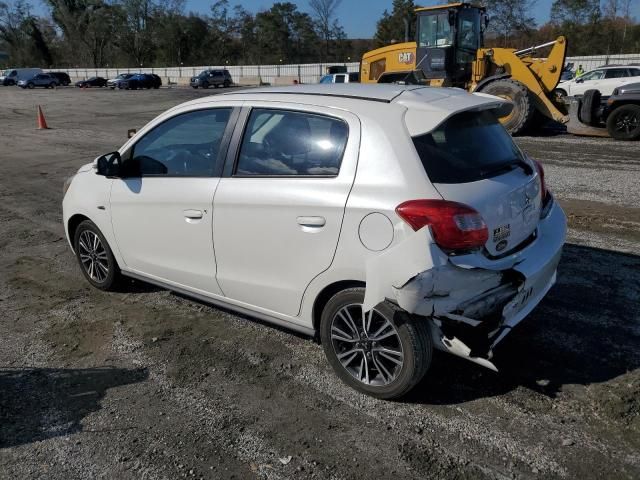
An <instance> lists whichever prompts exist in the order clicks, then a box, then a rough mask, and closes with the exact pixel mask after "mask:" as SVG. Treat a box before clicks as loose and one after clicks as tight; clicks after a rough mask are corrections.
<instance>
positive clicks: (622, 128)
mask: <svg viewBox="0 0 640 480" xmlns="http://www.w3.org/2000/svg"><path fill="white" fill-rule="evenodd" d="M638 126H640V118H638V115H636V114H635V113H627V114H623V115H620V117H618V118H617V119H616V130H618V131H619V132H626V133H631V132H632V131H633V130H635V129H636V128H638Z"/></svg>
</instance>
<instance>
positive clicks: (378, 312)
mask: <svg viewBox="0 0 640 480" xmlns="http://www.w3.org/2000/svg"><path fill="white" fill-rule="evenodd" d="M364 292H365V290H364V288H349V289H346V290H342V291H340V292H338V293H336V294H335V295H334V296H333V297H331V299H330V300H329V301H328V302H327V304H326V306H325V307H324V309H323V311H322V316H321V319H320V338H321V341H322V346H323V349H324V352H325V355H326V357H327V360H328V361H329V364H330V365H331V367H332V368H333V370H334V371H335V372H336V374H337V375H338V377H339V378H340V379H341V380H342V381H343V382H345V383H346V384H347V385H349V386H350V387H352V388H354V389H355V390H358V391H360V392H362V393H365V394H367V395H370V396H372V397H376V398H380V399H387V400H389V399H395V398H399V397H402V396H403V395H405V394H407V393H408V392H409V391H410V390H411V389H412V388H413V387H414V386H415V385H416V384H417V383H418V382H419V381H420V380H421V379H422V378H423V377H424V375H425V373H426V372H427V370H428V369H429V366H430V365H431V356H432V351H433V345H432V341H431V333H430V329H429V325H428V321H429V320H427V319H426V318H423V317H414V316H411V315H409V314H408V313H407V312H405V311H404V310H402V309H401V308H399V307H398V306H396V305H394V304H392V303H390V302H388V301H385V302H382V303H380V304H378V305H377V306H376V307H375V308H374V309H373V310H372V311H371V312H370V314H371V316H370V315H369V314H367V316H366V318H367V320H365V321H363V320H362V303H363V301H364ZM354 319H355V320H354ZM356 321H357V322H358V323H357V324H356V323H355V322H356ZM354 329H355V330H354ZM365 333H366V335H365ZM372 333H376V334H377V337H376V338H379V337H382V336H384V338H379V339H378V340H376V339H374V338H373V337H372ZM351 351H353V353H349V352H351ZM345 355H346V356H345Z"/></svg>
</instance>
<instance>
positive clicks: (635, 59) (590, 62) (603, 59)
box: [565, 53, 640, 72]
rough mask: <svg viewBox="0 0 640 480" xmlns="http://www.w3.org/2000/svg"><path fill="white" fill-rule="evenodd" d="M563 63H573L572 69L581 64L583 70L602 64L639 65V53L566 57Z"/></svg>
mask: <svg viewBox="0 0 640 480" xmlns="http://www.w3.org/2000/svg"><path fill="white" fill-rule="evenodd" d="M565 63H573V70H574V71H575V69H576V68H578V65H582V68H583V70H584V71H585V72H586V71H588V70H593V69H594V68H597V67H601V66H604V65H629V64H631V63H637V64H639V65H640V53H632V54H628V55H593V56H588V57H567V59H566V61H565Z"/></svg>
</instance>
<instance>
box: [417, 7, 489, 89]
mask: <svg viewBox="0 0 640 480" xmlns="http://www.w3.org/2000/svg"><path fill="white" fill-rule="evenodd" d="M416 14H417V17H418V18H417V24H418V25H417V32H416V43H417V48H416V70H422V71H423V72H424V74H425V77H426V78H427V79H428V80H429V83H431V84H432V85H440V86H454V87H463V88H464V87H465V84H466V83H467V82H468V81H469V80H470V79H471V69H472V65H473V62H474V60H475V59H476V53H477V50H478V49H479V48H481V47H482V46H483V33H484V28H485V26H486V23H487V16H486V13H485V8H484V7H480V6H475V5H471V4H468V3H452V4H449V5H439V6H435V7H425V8H418V9H417V10H416Z"/></svg>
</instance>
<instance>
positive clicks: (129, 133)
mask: <svg viewBox="0 0 640 480" xmlns="http://www.w3.org/2000/svg"><path fill="white" fill-rule="evenodd" d="M136 133H138V130H136V129H135V128H130V129H129V130H127V138H133V136H134V135H135V134H136Z"/></svg>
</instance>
